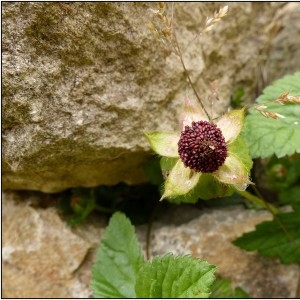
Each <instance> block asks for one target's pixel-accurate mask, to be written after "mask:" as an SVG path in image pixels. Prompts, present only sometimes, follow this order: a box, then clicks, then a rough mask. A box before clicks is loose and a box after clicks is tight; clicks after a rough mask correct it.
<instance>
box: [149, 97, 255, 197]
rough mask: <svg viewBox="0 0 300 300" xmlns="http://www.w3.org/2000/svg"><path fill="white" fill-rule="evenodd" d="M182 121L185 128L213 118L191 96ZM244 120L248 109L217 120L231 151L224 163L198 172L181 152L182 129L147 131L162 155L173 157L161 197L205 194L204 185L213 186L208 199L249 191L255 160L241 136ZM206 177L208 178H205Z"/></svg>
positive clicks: (151, 144) (182, 114)
mask: <svg viewBox="0 0 300 300" xmlns="http://www.w3.org/2000/svg"><path fill="white" fill-rule="evenodd" d="M180 121H181V122H180V123H181V129H182V130H184V128H185V126H191V124H192V122H198V121H206V122H208V121H209V120H208V118H207V117H206V116H205V115H204V113H203V110H202V108H201V106H200V105H199V103H198V102H197V101H195V100H190V99H187V100H186V101H185V104H184V109H183V111H182V113H181V116H180ZM243 122H244V109H241V110H232V111H230V112H228V113H226V114H225V115H223V116H222V117H221V118H219V120H217V122H216V123H215V124H216V125H217V127H218V128H219V129H220V130H221V132H222V135H223V137H224V139H225V142H226V145H227V150H228V151H227V157H226V160H225V162H224V164H223V165H221V166H220V167H219V168H218V169H217V170H216V171H215V172H212V173H201V172H196V171H193V170H191V169H190V168H188V167H185V166H184V164H183V162H182V161H181V159H180V157H179V153H178V141H179V138H180V132H177V133H170V132H151V133H147V134H146V137H147V139H148V141H149V143H150V146H151V148H152V149H153V150H154V151H155V152H156V153H157V154H159V155H161V156H162V157H165V158H169V159H172V162H173V164H172V167H171V168H169V169H168V170H167V171H168V176H167V178H166V182H165V190H164V193H163V195H162V197H161V199H164V198H167V197H168V198H176V197H178V196H185V195H189V194H191V193H192V194H193V192H194V191H196V192H197V196H199V197H201V194H202V192H201V188H203V189H205V188H206V187H207V186H210V191H209V193H208V194H207V193H205V192H204V197H203V198H204V199H208V198H213V197H218V196H220V195H222V196H223V195H224V194H227V195H228V194H229V193H230V191H231V192H233V191H234V189H237V190H245V189H246V188H247V186H248V184H250V183H251V181H250V180H249V173H250V169H251V167H252V161H251V158H250V156H249V154H248V149H247V146H246V144H245V143H244V142H243V141H242V140H241V138H238V136H239V134H240V132H241V130H242V127H243ZM174 160H175V161H174ZM208 175H212V176H208ZM202 177H205V178H206V180H204V181H203V180H201V179H202ZM207 180H208V181H209V182H208V181H207ZM201 182H203V186H202V183H201ZM204 182H205V184H204ZM195 188H196V189H195ZM187 202H193V200H192V201H189V200H187Z"/></svg>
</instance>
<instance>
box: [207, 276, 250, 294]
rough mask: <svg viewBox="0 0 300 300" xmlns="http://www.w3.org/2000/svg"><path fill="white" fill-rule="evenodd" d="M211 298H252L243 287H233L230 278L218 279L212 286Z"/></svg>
mask: <svg viewBox="0 0 300 300" xmlns="http://www.w3.org/2000/svg"><path fill="white" fill-rule="evenodd" d="M211 291H212V293H211V295H210V298H231V299H232V298H234V299H236V298H250V296H249V294H248V293H246V292H245V291H244V290H243V289H242V288H240V287H237V288H236V289H233V288H232V286H231V282H230V280H228V279H216V281H215V282H214V283H213V285H212V287H211Z"/></svg>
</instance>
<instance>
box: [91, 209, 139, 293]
mask: <svg viewBox="0 0 300 300" xmlns="http://www.w3.org/2000/svg"><path fill="white" fill-rule="evenodd" d="M142 263H143V257H142V254H141V251H140V245H139V242H138V240H137V237H136V235H135V233H134V227H133V226H132V225H131V223H130V221H129V220H128V219H127V218H126V217H125V215H124V214H122V213H119V212H116V213H115V214H114V215H113V216H112V217H111V219H110V222H109V225H108V227H107V229H106V231H105V234H104V237H103V240H102V241H101V243H100V246H99V250H98V253H97V258H96V262H95V264H94V266H93V268H92V275H93V278H92V282H91V287H92V289H93V292H94V297H96V298H134V297H135V290H134V286H135V282H136V275H137V272H138V269H139V268H140V266H141V264H142Z"/></svg>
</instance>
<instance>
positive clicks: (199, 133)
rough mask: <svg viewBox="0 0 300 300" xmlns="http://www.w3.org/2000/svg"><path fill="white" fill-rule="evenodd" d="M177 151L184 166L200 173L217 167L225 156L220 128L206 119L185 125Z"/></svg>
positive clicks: (208, 171)
mask: <svg viewBox="0 0 300 300" xmlns="http://www.w3.org/2000/svg"><path fill="white" fill-rule="evenodd" d="M178 152H179V156H180V158H181V160H182V161H183V163H184V165H185V166H186V167H189V168H190V169H192V170H194V171H196V172H202V173H212V172H215V171H217V170H218V169H219V167H220V166H222V165H223V164H224V162H225V159H226V157H227V146H226V143H225V139H224V137H223V135H222V132H221V130H220V129H219V128H218V127H217V126H216V125H215V124H213V123H209V122H206V121H199V122H192V126H185V129H184V131H183V132H182V133H181V136H180V139H179V142H178Z"/></svg>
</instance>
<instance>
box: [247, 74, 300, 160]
mask: <svg viewBox="0 0 300 300" xmlns="http://www.w3.org/2000/svg"><path fill="white" fill-rule="evenodd" d="M284 92H289V93H290V95H291V96H296V95H299V94H300V72H298V73H295V74H294V75H288V76H285V77H283V78H281V79H279V80H276V81H275V82H273V84H272V85H270V86H268V87H267V88H265V89H264V91H263V94H262V95H261V96H260V97H259V98H258V99H257V103H258V104H260V105H266V106H267V109H266V110H267V111H271V112H276V113H279V114H281V115H283V116H284V118H282V119H281V118H278V119H272V118H266V117H264V116H262V115H261V114H260V113H259V112H258V111H257V110H255V109H250V114H249V115H248V116H246V119H245V126H244V130H243V133H242V135H243V137H244V139H245V141H246V143H247V145H248V146H249V149H250V155H251V157H252V158H257V157H262V158H264V157H270V156H272V155H273V154H275V155H276V156H277V157H283V156H285V155H292V154H293V153H295V152H297V153H299V152H300V142H299V141H300V105H299V104H292V103H290V104H285V105H281V104H279V103H275V102H270V101H273V100H275V99H277V98H278V97H279V96H280V95H281V94H282V93H284Z"/></svg>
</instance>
